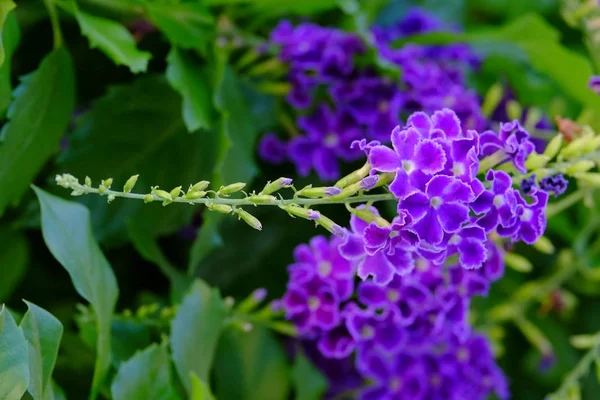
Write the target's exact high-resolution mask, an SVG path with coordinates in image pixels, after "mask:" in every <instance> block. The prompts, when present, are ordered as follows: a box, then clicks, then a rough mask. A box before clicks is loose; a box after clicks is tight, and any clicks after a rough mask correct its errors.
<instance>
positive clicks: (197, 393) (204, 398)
mask: <svg viewBox="0 0 600 400" xmlns="http://www.w3.org/2000/svg"><path fill="white" fill-rule="evenodd" d="M190 379H191V380H192V395H191V396H190V400H215V397H214V396H213V395H212V393H211V392H210V388H209V387H208V385H207V384H206V383H204V381H201V380H200V378H198V377H197V376H196V374H194V373H193V372H191V373H190Z"/></svg>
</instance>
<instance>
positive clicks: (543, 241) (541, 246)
mask: <svg viewBox="0 0 600 400" xmlns="http://www.w3.org/2000/svg"><path fill="white" fill-rule="evenodd" d="M533 247H535V248H536V249H537V250H538V251H540V252H542V253H544V254H554V251H555V250H556V249H555V248H554V245H553V244H552V242H551V241H550V239H548V238H547V237H546V236H540V238H539V239H538V240H537V241H536V242H535V243H534V244H533Z"/></svg>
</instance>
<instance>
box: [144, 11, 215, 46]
mask: <svg viewBox="0 0 600 400" xmlns="http://www.w3.org/2000/svg"><path fill="white" fill-rule="evenodd" d="M201 3H202V2H196V3H181V4H160V3H147V4H146V11H147V13H148V16H149V17H150V20H151V21H152V23H153V24H154V25H156V26H157V27H158V29H160V30H161V31H162V32H163V33H164V34H165V36H166V37H167V38H168V39H169V40H170V41H171V42H172V43H173V44H174V45H175V46H179V47H182V48H185V49H199V50H201V51H205V50H206V48H207V44H208V43H210V42H212V40H213V37H214V32H213V30H214V18H213V16H212V15H211V14H210V12H209V11H208V10H207V9H206V7H205V6H204V5H203V4H201Z"/></svg>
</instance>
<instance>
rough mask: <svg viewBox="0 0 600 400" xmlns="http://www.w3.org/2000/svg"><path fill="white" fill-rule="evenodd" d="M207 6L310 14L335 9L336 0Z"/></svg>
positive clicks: (239, 0)
mask: <svg viewBox="0 0 600 400" xmlns="http://www.w3.org/2000/svg"><path fill="white" fill-rule="evenodd" d="M204 4H206V5H209V6H220V5H226V4H252V5H253V6H254V7H256V8H257V9H258V10H262V11H271V12H273V11H276V12H278V13H282V14H283V13H286V12H291V13H297V14H312V13H317V12H322V11H326V10H330V9H333V8H336V7H337V5H338V0H303V1H298V0H205V1H204Z"/></svg>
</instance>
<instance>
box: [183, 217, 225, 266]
mask: <svg viewBox="0 0 600 400" xmlns="http://www.w3.org/2000/svg"><path fill="white" fill-rule="evenodd" d="M222 220H223V216H222V215H221V214H217V213H205V214H204V220H203V221H202V227H201V228H200V229H198V234H197V236H196V239H195V240H194V243H193V244H192V248H191V249H190V261H189V265H188V272H189V274H190V275H194V273H195V271H196V268H197V267H198V265H199V264H200V262H201V261H202V260H204V258H205V257H206V256H208V255H209V254H210V253H211V252H212V251H213V250H214V249H216V248H217V247H220V246H222V245H223V239H222V238H221V235H219V226H220V224H221V221H222Z"/></svg>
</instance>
